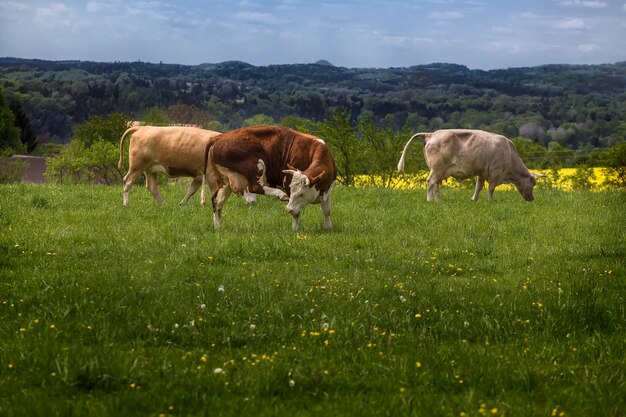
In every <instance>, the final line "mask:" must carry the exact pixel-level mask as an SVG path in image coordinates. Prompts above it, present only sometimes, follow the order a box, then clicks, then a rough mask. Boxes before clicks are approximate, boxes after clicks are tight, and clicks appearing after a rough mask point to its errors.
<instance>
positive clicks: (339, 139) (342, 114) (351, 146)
mask: <svg viewBox="0 0 626 417" xmlns="http://www.w3.org/2000/svg"><path fill="white" fill-rule="evenodd" d="M350 120H351V114H350V112H349V110H347V109H344V108H340V107H338V108H336V109H334V110H333V111H331V112H330V113H328V115H327V116H326V119H325V120H323V121H321V122H317V123H316V122H311V123H310V125H309V126H308V127H307V128H308V130H310V131H311V133H313V134H314V135H316V136H317V137H319V138H321V139H323V140H324V141H326V143H327V144H328V146H329V148H330V150H331V151H332V153H333V156H334V158H335V163H336V164H337V171H339V181H340V182H341V183H342V184H344V185H352V184H353V183H354V163H355V160H356V155H357V152H358V142H357V134H356V130H355V129H353V127H352V126H351V125H350Z"/></svg>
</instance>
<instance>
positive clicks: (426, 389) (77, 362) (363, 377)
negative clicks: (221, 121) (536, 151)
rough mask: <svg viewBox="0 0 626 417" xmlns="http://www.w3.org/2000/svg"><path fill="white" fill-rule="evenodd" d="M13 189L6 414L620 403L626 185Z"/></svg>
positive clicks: (625, 332)
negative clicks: (202, 199) (244, 195)
mask: <svg viewBox="0 0 626 417" xmlns="http://www.w3.org/2000/svg"><path fill="white" fill-rule="evenodd" d="M161 192H162V195H163V197H164V198H165V200H166V201H167V203H168V204H167V205H166V206H164V207H159V206H157V205H156V203H155V202H154V201H153V200H152V197H151V196H149V193H148V192H147V191H146V190H145V189H142V187H136V188H134V189H133V191H132V193H131V205H130V206H129V207H122V204H121V201H122V196H121V187H105V186H59V185H16V186H0V312H1V314H2V320H1V321H0V415H2V416H53V415H61V416H87V415H89V416H138V415H148V416H159V415H165V416H168V415H176V416H189V415H198V416H205V415H206V416H215V415H227V416H265V415H280V416H296V415H297V416H306V415H315V416H318V415H328V416H343V415H346V416H369V415H381V416H384V415H387V416H400V415H414V416H459V417H461V416H625V415H626V328H625V327H626V300H625V297H626V281H625V278H626V270H625V261H624V260H625V259H626V242H625V237H626V193H625V192H616V191H614V192H611V191H602V192H583V191H580V192H563V191H558V190H537V191H536V193H535V196H536V200H535V201H534V202H532V203H525V202H523V201H522V199H521V197H520V196H519V194H518V193H517V192H516V191H500V190H498V191H496V194H495V201H494V202H492V203H489V202H487V201H486V194H484V195H482V199H481V201H479V202H478V203H475V204H474V203H472V202H470V197H471V194H472V191H471V190H467V189H448V188H446V189H443V190H442V198H443V200H442V201H441V202H440V203H427V202H426V197H425V192H424V191H423V190H383V189H373V188H370V189H347V188H343V187H337V188H336V190H335V193H334V206H333V214H332V218H333V222H334V226H335V229H334V231H333V232H330V233H329V232H326V231H324V230H323V228H322V215H321V212H320V209H319V207H315V206H311V207H308V208H307V209H305V211H304V213H303V215H302V219H301V224H302V226H303V231H302V232H301V233H293V232H292V231H291V221H290V219H289V215H288V214H287V213H285V212H284V211H283V210H282V206H283V205H284V203H281V202H279V201H277V200H273V199H269V198H259V202H258V204H257V205H255V206H251V207H248V206H246V205H245V204H244V201H243V199H236V198H233V199H231V200H229V201H228V203H227V204H226V207H225V209H224V227H223V229H222V230H221V231H219V232H215V231H213V230H212V223H211V212H210V209H208V208H202V207H201V206H200V204H199V198H198V196H194V198H193V199H192V200H191V202H190V204H189V205H188V206H184V207H180V206H178V205H177V202H178V201H179V200H180V199H181V198H182V196H183V195H184V193H185V188H184V185H170V186H164V187H162V189H161Z"/></svg>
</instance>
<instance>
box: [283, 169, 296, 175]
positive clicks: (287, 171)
mask: <svg viewBox="0 0 626 417" xmlns="http://www.w3.org/2000/svg"><path fill="white" fill-rule="evenodd" d="M295 173H296V171H294V170H293V169H283V174H289V175H293V174H295Z"/></svg>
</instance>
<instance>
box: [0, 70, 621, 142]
mask: <svg viewBox="0 0 626 417" xmlns="http://www.w3.org/2000/svg"><path fill="white" fill-rule="evenodd" d="M0 89H1V90H2V91H3V94H4V96H5V99H6V101H7V102H8V103H19V104H20V105H19V106H17V107H22V108H23V110H24V113H25V114H26V115H27V117H28V119H29V121H30V125H31V126H32V129H33V130H34V132H35V134H36V135H37V138H38V141H39V143H42V142H56V143H68V142H69V141H70V140H71V139H72V137H73V132H74V128H75V126H77V125H79V124H81V123H84V122H85V121H86V120H88V119H89V118H90V117H92V116H102V117H104V116H106V115H109V114H111V113H121V114H124V115H128V117H129V118H133V119H142V118H144V116H145V115H146V113H148V112H150V111H154V109H159V110H160V111H163V112H164V113H165V114H167V115H168V119H169V120H170V121H173V122H176V123H195V124H201V125H203V126H205V127H207V128H212V129H214V130H222V131H226V130H228V129H231V128H237V127H240V126H242V125H246V124H253V123H254V122H260V123H279V122H281V121H283V120H285V119H286V118H303V119H308V120H310V121H313V122H317V121H320V120H323V119H324V118H325V117H327V115H328V114H329V111H331V109H336V108H341V109H343V110H344V111H346V112H347V114H348V115H349V116H350V118H351V119H352V121H353V122H354V123H355V124H356V123H358V121H359V120H362V119H363V118H365V117H367V118H370V119H371V120H373V121H374V123H376V124H378V125H383V124H389V123H391V124H392V126H393V128H394V129H398V130H400V129H405V130H408V131H432V130H435V129H438V128H446V127H463V128H481V129H485V130H490V131H494V132H499V133H503V134H505V135H507V136H509V137H518V136H521V137H525V138H529V139H531V140H533V141H535V142H537V143H539V144H541V145H544V146H548V144H549V143H551V142H552V143H558V144H559V145H561V146H566V147H569V148H571V149H579V148H583V149H584V148H591V147H600V148H606V147H610V146H613V145H615V144H617V143H620V142H623V141H624V140H626V62H622V63H616V64H606V65H584V66H583V65H547V66H540V67H529V68H510V69H502V70H492V71H482V70H472V69H469V68H467V67H465V66H462V65H455V64H430V65H420V66H414V67H409V68H386V69H375V68H343V67H335V66H333V65H331V64H330V63H328V62H324V61H320V62H318V63H315V64H294V65H270V66H253V65H250V64H246V63H243V62H236V61H232V62H223V63H219V64H202V65H193V66H185V65H174V64H162V63H159V64H155V63H144V62H113V63H100V62H85V61H43V60H26V59H17V58H0Z"/></svg>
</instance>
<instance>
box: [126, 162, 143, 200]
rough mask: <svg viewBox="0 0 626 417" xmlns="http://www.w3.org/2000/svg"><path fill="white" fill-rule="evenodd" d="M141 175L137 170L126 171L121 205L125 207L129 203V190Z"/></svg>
mask: <svg viewBox="0 0 626 417" xmlns="http://www.w3.org/2000/svg"><path fill="white" fill-rule="evenodd" d="M140 175H141V171H137V170H132V171H131V170H128V173H127V174H126V176H125V177H124V193H123V194H122V196H123V204H124V205H125V206H127V205H128V203H129V202H130V189H131V188H132V186H133V183H134V182H135V181H137V178H139V176H140Z"/></svg>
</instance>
